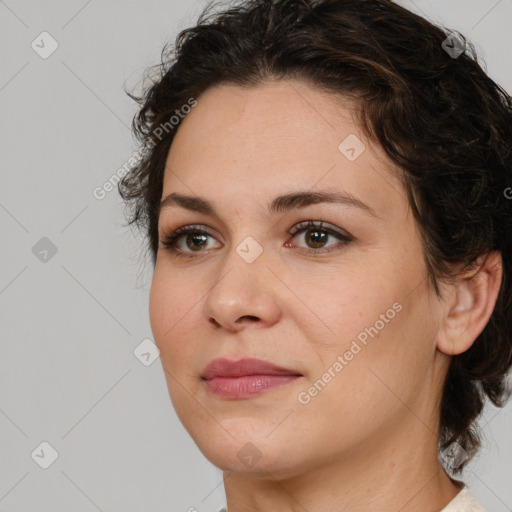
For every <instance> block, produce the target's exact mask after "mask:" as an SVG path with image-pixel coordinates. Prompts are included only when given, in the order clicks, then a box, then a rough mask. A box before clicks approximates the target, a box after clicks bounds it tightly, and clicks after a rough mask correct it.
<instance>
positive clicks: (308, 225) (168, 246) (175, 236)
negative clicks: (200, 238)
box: [162, 220, 353, 258]
mask: <svg viewBox="0 0 512 512" xmlns="http://www.w3.org/2000/svg"><path fill="white" fill-rule="evenodd" d="M312 230H315V231H320V232H323V233H327V234H328V235H333V236H335V237H337V238H338V239H340V241H341V242H342V244H341V245H342V247H344V246H345V245H347V244H349V243H350V242H352V241H353V239H352V238H351V237H350V236H348V235H344V234H343V233H340V232H338V231H336V230H334V229H331V228H327V227H323V221H320V222H317V221H312V220H308V221H303V222H299V223H298V224H295V226H294V227H293V228H292V229H291V230H290V231H288V232H287V233H288V235H290V236H292V237H294V236H295V235H297V234H298V233H300V232H302V231H304V232H307V231H312ZM190 233H193V234H195V235H206V236H211V235H210V233H208V232H207V231H205V230H204V229H202V228H201V226H194V225H190V226H183V227H181V228H178V229H176V230H175V231H173V232H172V233H171V234H169V235H167V236H165V237H164V238H163V240H162V245H163V246H164V248H165V250H167V251H169V252H170V253H171V254H173V255H174V256H176V257H185V258H190V257H196V255H195V254H196V253H204V252H205V251H192V252H188V251H182V250H181V249H178V248H177V245H178V241H179V239H180V238H181V237H182V236H184V235H187V234H190ZM299 249H300V250H301V251H303V252H305V253H306V254H309V255H318V254H319V253H320V254H325V253H329V252H332V251H335V250H339V249H340V247H339V244H335V245H333V246H330V247H328V248H327V249H323V250H322V249H308V248H304V247H299Z"/></svg>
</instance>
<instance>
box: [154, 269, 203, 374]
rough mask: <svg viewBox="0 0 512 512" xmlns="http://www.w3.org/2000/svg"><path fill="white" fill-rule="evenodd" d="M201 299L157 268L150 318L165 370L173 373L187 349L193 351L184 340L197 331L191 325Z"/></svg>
mask: <svg viewBox="0 0 512 512" xmlns="http://www.w3.org/2000/svg"><path fill="white" fill-rule="evenodd" d="M198 300H199V299H198V298H197V297H196V295H195V294H194V293H193V290H191V289H187V288H184V287H183V285H182V284H180V283H177V282H176V281H175V280H173V279H171V278H170V276H168V275H166V273H165V272H163V271H161V270H159V269H155V272H154V274H153V280H152V283H151V291H150V295H149V319H150V324H151V330H152V332H153V336H154V339H155V343H156V345H157V347H158V348H159V349H160V355H161V358H162V361H163V362H164V363H165V364H166V368H168V365H169V364H172V369H173V370H174V369H175V368H179V367H180V366H179V362H180V361H181V359H182V358H183V357H185V355H186V354H185V351H186V350H187V348H188V349H190V350H193V346H192V345H191V344H190V343H188V342H187V343H185V342H184V339H182V338H183V336H186V335H187V333H188V334H189V335H190V333H193V332H194V329H193V326H192V325H191V323H192V322H193V316H194V314H196V313H195V309H194V307H198V305H197V302H198ZM196 325H197V320H196ZM178 340H179V342H178Z"/></svg>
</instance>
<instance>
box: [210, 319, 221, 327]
mask: <svg viewBox="0 0 512 512" xmlns="http://www.w3.org/2000/svg"><path fill="white" fill-rule="evenodd" d="M208 321H209V322H210V323H211V324H213V325H214V326H215V327H220V324H219V322H217V320H215V318H210V319H209V320H208Z"/></svg>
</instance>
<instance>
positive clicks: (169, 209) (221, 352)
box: [150, 81, 446, 476]
mask: <svg viewBox="0 0 512 512" xmlns="http://www.w3.org/2000/svg"><path fill="white" fill-rule="evenodd" d="M348 105H349V104H348V103H346V104H345V105H343V104H342V102H341V101H340V100H339V99H335V98H334V97H333V96H330V95H327V94H325V93H321V92H319V91H318V90H315V89H313V88H311V87H310V86H308V85H306V84H305V83H301V82H298V81H291V82H287V81H276V82H269V83H267V84H265V85H261V86H258V87H252V88H241V87H237V86H232V85H221V86H217V87H215V88H212V89H209V90H208V91H206V92H205V93H204V94H203V95H202V96H201V97H200V98H198V104H197V106H196V107H194V108H193V109H192V111H191V112H190V114H188V116H187V117H186V119H185V120H184V121H183V123H182V125H181V126H180V127H179V130H178V132H177V134H176V137H175V139H174V142H173V144H172V147H171V150H170V152H169V155H168V159H167V165H166V171H165V178H164V186H163V195H162V199H165V198H167V197H168V196H169V195H170V194H180V195H181V196H191V197H192V198H201V199H202V200H203V201H208V203H209V204H210V206H211V207H212V210H213V211H207V209H206V208H205V204H204V203H200V202H199V201H197V200H196V201H193V200H192V199H189V200H185V199H183V198H182V199H181V200H179V199H175V200H171V199H169V200H168V201H167V202H166V206H165V207H164V208H162V210H161V213H160V218H159V225H158V230H159V236H160V248H159V251H158V255H157V261H156V267H155V271H154V277H153V282H152V288H151V296H150V320H151V326H152V330H153V334H154V338H155V342H156V344H157V346H158V347H159V349H160V352H161V361H162V364H163V368H164V370H165V375H166V379H167V384H168V388H169V393H170V397H171V400H172V403H173V405H174V407H175V410H176V412H177V414H178V416H179V418H180V420H181V421H182V423H183V425H184V426H185V428H186V429H187V431H188V432H189V434H190V435H191V436H192V438H193V439H194V441H195V442H196V443H197V445H198V446H199V448H200V449H201V451H202V452H203V453H204V454H205V456H206V457H207V458H208V459H209V460H210V461H211V462H212V463H213V464H215V465H217V466H218V467H220V468H222V469H224V470H235V471H242V472H252V473H258V472H266V471H270V472H272V474H273V475H275V476H277V475H293V474H295V473H299V472H300V471H303V470H305V469H307V468H308V467H309V468H310V467H314V466H315V465H319V464H324V463H326V462H328V461H335V460H336V461H340V460H352V459H353V460H354V461H356V460H358V461H361V460H365V459H364V457H363V458H361V457H362V456H364V455H365V454H368V455H369V454H371V455H372V457H373V458H374V459H375V458H378V457H379V455H382V454H383V453H384V452H386V453H387V457H388V459H389V457H391V458H393V456H394V453H395V452H396V451H397V450H398V451H399V450H400V448H399V446H407V440H408V439H413V438H414V440H415V443H417V442H418V440H419V439H421V438H426V437H429V438H431V439H434V438H433V437H432V431H433V430H434V429H435V425H436V414H437V413H436V411H437V408H438V402H437V400H438V393H439V390H440V386H441V381H442V376H443V375H444V373H443V372H444V371H445V370H446V358H444V359H443V355H441V354H440V353H439V352H438V351H437V350H436V332H437V325H438V324H437V322H438V318H439V311H440V309H439V302H438V301H437V299H436V297H435V294H434V293H433V291H432V289H431V287H430V286H429V283H428V279H427V271H426V267H425V263H424V259H423V255H422V248H421V245H420V239H419V234H418V231H417V230H416V227H415V222H414V220H413V216H412V213H411V211H410V209H409V208H408V203H407V200H406V197H405V193H404V191H403V189H402V188H401V186H400V184H399V182H398V181H397V180H396V179H395V178H394V177H393V176H392V175H391V173H390V172H389V168H388V166H389V165H390V163H389V160H388V159H387V158H386V157H385V156H384V153H383V151H382V150H380V149H379V148H373V147H371V146H370V143H369V141H367V140H366V139H365V138H364V136H363V135H362V132H361V130H360V129H359V128H358V127H357V125H356V124H355V123H354V121H353V120H352V117H351V113H350V110H348ZM363 144H364V146H363ZM295 194H304V196H297V198H296V200H295V201H293V200H292V201H290V200H286V199H281V200H279V201H278V202H277V206H276V203H275V201H276V198H279V197H288V196H290V195H295ZM314 194H331V195H335V194H338V195H339V196H340V197H345V199H343V198H342V199H339V200H335V198H332V200H330V201H327V200H322V197H321V196H314ZM315 198H316V199H315ZM347 198H349V199H347ZM313 199H314V200H313ZM269 205H274V207H273V208H269ZM308 221H311V222H312V223H313V226H308V225H307V222H308ZM320 222H322V223H323V225H322V226H318V224H319V223H320ZM184 226H195V228H194V229H195V234H194V233H191V234H188V236H187V233H185V234H181V235H180V237H179V238H177V239H176V240H175V243H176V245H175V249H176V250H177V251H178V252H173V251H172V250H171V247H165V246H164V245H163V243H162V242H163V241H164V240H165V239H166V238H167V237H168V236H169V235H170V234H172V233H173V231H175V230H176V229H177V228H181V227H184ZM204 232H206V234H205V233H204ZM217 358H226V359H229V360H232V361H237V360H239V359H242V358H258V359H261V360H265V361H268V362H270V363H273V364H275V365H278V366H279V367H283V368H286V369H288V370H290V371H291V372H292V373H295V374H296V375H299V376H295V377H290V376H289V377H288V378H284V377H282V376H281V377H275V376H274V377H262V376H261V375H260V376H259V377H245V378H240V379H239V380H236V379H235V378H234V377H232V378H231V379H226V378H224V379H222V378H217V379H213V380H212V381H210V382H209V381H207V380H204V379H203V378H202V375H203V372H204V369H205V367H206V366H207V365H208V364H209V363H210V362H211V361H213V360H215V359H217ZM249 373H250V372H249ZM256 373H258V372H256ZM259 373H260V374H263V373H264V371H263V370H261V371H259ZM264 384H266V385H268V386H269V387H268V388H262V387H261V386H262V385H264ZM215 389H220V390H221V391H222V390H223V391H224V394H218V393H216V392H214V390H215ZM255 390H256V391H255ZM397 453H398V452H397Z"/></svg>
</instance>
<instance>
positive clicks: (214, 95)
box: [163, 80, 403, 210]
mask: <svg viewBox="0 0 512 512" xmlns="http://www.w3.org/2000/svg"><path fill="white" fill-rule="evenodd" d="M197 102H198V103H197V106H196V107H194V108H193V109H192V111H191V112H190V113H189V114H188V115H187V117H186V118H185V120H184V121H183V122H182V124H181V125H180V127H179V129H178V132H177V133H176V136H175V138H174V141H173V144H172V146H171V149H170V151H169V155H168V158H167V163H166V173H165V178H164V191H163V195H164V196H165V195H167V194H169V193H171V192H174V191H179V192H184V193H190V191H191V190H194V191H199V190H200V191H201V192H202V194H201V195H205V193H206V192H207V191H209V192H210V193H212V194H214V195H220V194H222V191H223V190H224V191H227V190H229V191H230V193H231V194H232V195H233V194H236V195H237V197H245V198H246V199H248V200H250V199H251V198H254V197H255V196H258V195H259V194H260V193H261V194H263V195H266V196H270V195H271V196H274V195H276V194H277V193H279V192H283V193H284V192H286V191H287V190H289V189H290V188H301V189H304V188H314V187H315V186H317V185H318V186H319V187H322V186H327V187H335V188H337V189H339V190H345V191H348V192H349V193H352V194H354V195H359V196H364V197H366V198H371V200H372V202H373V204H375V209H376V210H377V209H379V207H381V208H386V207H387V205H389V200H390V197H391V196H393V195H395V196H396V195H397V194H398V196H403V193H402V191H401V186H400V184H399V183H398V181H397V180H396V179H395V178H394V177H393V176H392V175H391V173H390V172H389V167H390V166H391V162H390V161H389V160H388V159H387V157H386V156H385V155H384V153H383V151H382V150H381V149H380V148H379V147H378V146H375V145H374V144H371V143H370V142H369V141H368V140H367V139H366V138H365V137H364V135H363V133H362V131H361V129H360V128H359V127H358V125H357V122H356V118H355V105H354V104H353V103H351V102H349V101H345V100H343V99H341V98H340V97H336V96H334V95H332V94H328V93H325V92H322V91H319V90H317V89H315V88H313V87H312V86H310V85H308V84H306V83H303V82H298V81H290V80H280V81H273V82H268V83H265V84H262V85H258V86H253V87H240V86H236V85H231V84H221V85H218V86H216V87H213V88H211V89H208V90H207V91H206V92H205V93H203V94H202V95H201V96H200V97H199V98H197ZM347 149H348V150H349V152H348V153H347ZM351 150H353V151H352V152H350V151H351ZM354 156H356V158H355V159H354V158H353V157H354Z"/></svg>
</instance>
